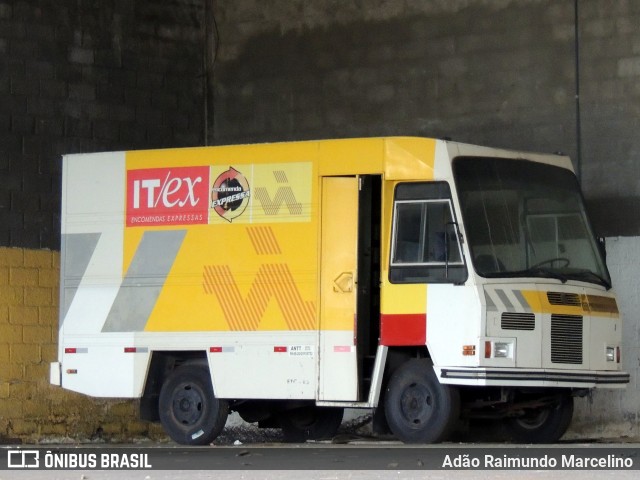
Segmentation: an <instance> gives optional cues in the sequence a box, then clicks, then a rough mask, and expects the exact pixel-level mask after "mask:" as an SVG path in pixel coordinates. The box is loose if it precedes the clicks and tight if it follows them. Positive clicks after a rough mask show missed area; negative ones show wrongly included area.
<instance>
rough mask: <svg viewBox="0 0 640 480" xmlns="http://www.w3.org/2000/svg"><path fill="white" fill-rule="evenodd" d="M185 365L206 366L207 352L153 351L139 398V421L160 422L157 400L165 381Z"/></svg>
mask: <svg viewBox="0 0 640 480" xmlns="http://www.w3.org/2000/svg"><path fill="white" fill-rule="evenodd" d="M185 364H193V365H198V364H201V365H206V366H208V360H207V352H205V351H204V350H202V351H179V352H175V351H154V352H152V354H151V361H150V362H149V367H148V370H147V378H146V379H145V382H144V390H143V393H142V397H140V419H141V420H147V421H151V422H157V421H159V420H160V413H159V408H158V400H159V398H160V389H161V388H162V384H163V383H164V381H165V379H166V378H167V377H168V376H169V375H170V374H171V372H173V371H174V370H175V369H176V368H177V367H179V366H181V365H185ZM214 391H215V390H214Z"/></svg>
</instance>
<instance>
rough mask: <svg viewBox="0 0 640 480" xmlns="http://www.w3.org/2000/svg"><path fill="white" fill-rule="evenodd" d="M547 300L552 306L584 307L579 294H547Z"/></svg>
mask: <svg viewBox="0 0 640 480" xmlns="http://www.w3.org/2000/svg"><path fill="white" fill-rule="evenodd" d="M547 299H548V300H549V303H550V304H551V305H566V306H570V307H581V306H582V302H581V301H580V296H579V295H578V294H577V293H564V292H547Z"/></svg>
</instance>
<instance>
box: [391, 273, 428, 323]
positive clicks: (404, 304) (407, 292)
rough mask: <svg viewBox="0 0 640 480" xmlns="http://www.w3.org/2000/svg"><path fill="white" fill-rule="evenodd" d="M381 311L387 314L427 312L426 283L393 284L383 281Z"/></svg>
mask: <svg viewBox="0 0 640 480" xmlns="http://www.w3.org/2000/svg"><path fill="white" fill-rule="evenodd" d="M380 308H381V313H383V314H385V315H391V314H404V313H411V314H416V313H426V312H427V285H426V284H402V285H399V284H392V283H389V281H388V280H385V281H384V282H383V287H382V299H381V305H380Z"/></svg>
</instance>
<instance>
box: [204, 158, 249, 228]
mask: <svg viewBox="0 0 640 480" xmlns="http://www.w3.org/2000/svg"><path fill="white" fill-rule="evenodd" d="M250 196H251V191H250V189H249V182H248V181H247V179H246V177H245V176H244V175H243V174H242V173H240V172H239V171H238V170H236V169H235V168H233V167H229V170H226V171H225V172H222V173H221V174H220V175H219V176H218V178H216V180H215V182H213V187H211V208H212V209H213V210H214V211H215V212H216V213H217V214H218V215H220V217H222V218H224V219H225V220H226V221H228V222H231V221H232V220H233V219H234V218H237V217H239V216H240V215H242V214H243V213H244V211H245V210H246V208H247V205H248V204H249V197H250Z"/></svg>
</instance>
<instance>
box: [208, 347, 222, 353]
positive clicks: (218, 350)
mask: <svg viewBox="0 0 640 480" xmlns="http://www.w3.org/2000/svg"><path fill="white" fill-rule="evenodd" d="M209 352H211V353H220V352H222V347H209Z"/></svg>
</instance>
